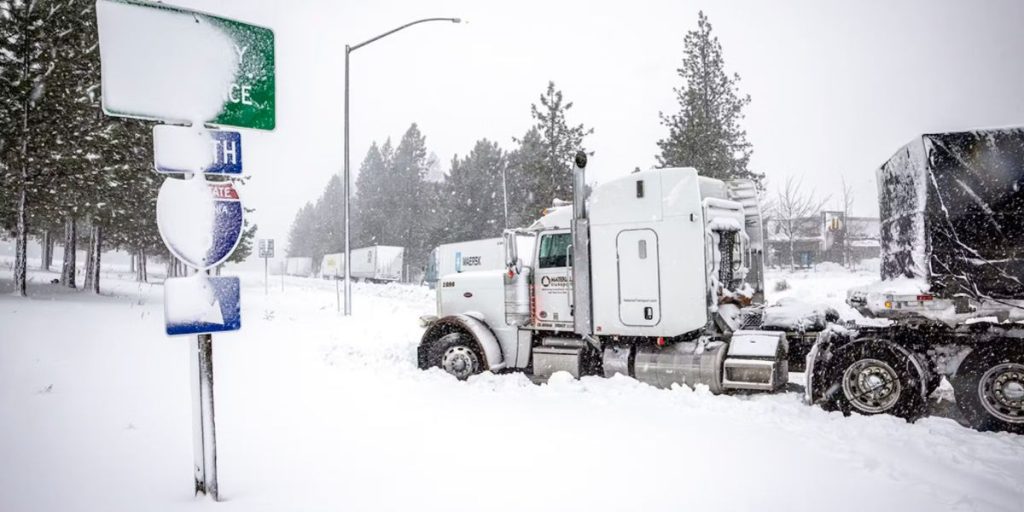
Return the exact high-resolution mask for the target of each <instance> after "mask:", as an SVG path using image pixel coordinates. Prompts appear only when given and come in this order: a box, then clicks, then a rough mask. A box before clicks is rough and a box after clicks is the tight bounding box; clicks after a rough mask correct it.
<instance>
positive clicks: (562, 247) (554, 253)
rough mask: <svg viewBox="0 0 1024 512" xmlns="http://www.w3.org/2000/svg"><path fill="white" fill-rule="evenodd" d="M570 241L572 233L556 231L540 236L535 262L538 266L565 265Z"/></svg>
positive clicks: (553, 266)
mask: <svg viewBox="0 0 1024 512" xmlns="http://www.w3.org/2000/svg"><path fill="white" fill-rule="evenodd" d="M570 243H572V235H571V234H570V233H558V234H555V235H544V236H543V237H541V239H540V256H539V258H538V259H539V261H538V262H537V263H538V264H539V266H540V268H557V267H564V266H567V265H568V260H569V258H568V255H569V244H570Z"/></svg>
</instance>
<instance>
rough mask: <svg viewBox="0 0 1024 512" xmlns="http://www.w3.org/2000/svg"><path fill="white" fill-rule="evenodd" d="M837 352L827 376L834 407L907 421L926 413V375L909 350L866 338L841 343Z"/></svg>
mask: <svg viewBox="0 0 1024 512" xmlns="http://www.w3.org/2000/svg"><path fill="white" fill-rule="evenodd" d="M836 356H837V358H836V360H835V363H834V365H833V366H832V371H831V372H830V379H829V382H830V383H831V384H830V385H829V390H830V392H831V393H832V396H831V402H832V405H833V408H834V409H838V410H840V411H842V412H843V414H845V415H847V416H849V415H850V414H851V413H854V412H856V413H858V414H864V415H874V414H891V415H893V416H897V417H900V418H903V419H905V420H907V421H914V420H916V419H918V418H920V417H921V416H923V415H924V414H925V411H926V409H927V403H926V402H925V396H926V389H925V388H926V385H927V383H926V382H925V379H926V378H927V376H926V375H924V373H925V372H924V371H923V369H922V368H921V366H920V365H919V364H917V361H916V360H914V359H913V356H911V355H910V354H908V353H906V352H904V351H902V350H900V349H899V348H898V347H896V346H894V345H892V344H890V343H886V342H884V341H877V340H868V341H864V342H858V343H854V344H851V345H848V346H846V347H843V349H841V351H840V352H839V353H838V354H836Z"/></svg>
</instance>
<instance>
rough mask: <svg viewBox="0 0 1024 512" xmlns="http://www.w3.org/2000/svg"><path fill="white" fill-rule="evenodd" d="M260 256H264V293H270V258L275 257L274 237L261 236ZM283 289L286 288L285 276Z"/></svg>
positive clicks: (282, 283) (282, 284)
mask: <svg viewBox="0 0 1024 512" xmlns="http://www.w3.org/2000/svg"><path fill="white" fill-rule="evenodd" d="M259 248H260V258H263V294H264V295H269V294H270V258H273V257H274V239H273V238H261V239H260V243H259ZM281 290H284V278H282V280H281Z"/></svg>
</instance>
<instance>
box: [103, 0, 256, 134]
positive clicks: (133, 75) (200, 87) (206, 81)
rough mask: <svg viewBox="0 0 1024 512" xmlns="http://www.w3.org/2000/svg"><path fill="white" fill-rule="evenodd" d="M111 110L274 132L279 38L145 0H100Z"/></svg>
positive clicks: (105, 84) (106, 88)
mask: <svg viewBox="0 0 1024 512" xmlns="http://www.w3.org/2000/svg"><path fill="white" fill-rule="evenodd" d="M96 17H97V24H98V26H99V40H100V61H101V71H102V86H103V88H102V90H103V110H104V112H106V113H107V115H111V116H121V117H134V118H140V119H154V120H162V121H167V122H172V123H179V124H184V123H193V124H195V123H204V122H206V123H211V124H215V125H226V126H239V127H242V128H257V129H261V130H273V129H274V125H275V115H274V102H275V83H274V33H273V31H271V30H270V29H268V28H263V27H258V26H255V25H249V24H246V23H241V22H238V21H235V20H229V19H226V18H221V17H218V16H211V15H209V14H204V13H200V12H195V11H190V10H186V9H181V8H178V7H172V6H168V5H164V4H157V3H152V2H145V1H140V0H97V2H96Z"/></svg>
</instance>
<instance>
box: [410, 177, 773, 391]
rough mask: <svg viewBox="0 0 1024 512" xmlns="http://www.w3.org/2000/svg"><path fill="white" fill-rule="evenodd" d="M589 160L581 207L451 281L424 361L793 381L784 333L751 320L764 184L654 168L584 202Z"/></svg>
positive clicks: (516, 238) (464, 366)
mask: <svg viewBox="0 0 1024 512" xmlns="http://www.w3.org/2000/svg"><path fill="white" fill-rule="evenodd" d="M583 161H584V165H585V158H584V159H583ZM578 163H579V162H578ZM584 165H578V166H577V168H576V177H575V180H574V181H575V190H576V191H577V194H576V197H574V200H573V203H572V205H564V204H563V205H559V206H556V207H553V208H551V209H549V210H548V211H547V212H546V213H545V215H544V216H542V217H541V218H540V219H539V220H537V221H536V222H534V223H533V224H532V225H530V226H528V227H527V228H523V229H517V230H508V231H506V233H505V234H504V246H505V264H506V265H505V268H503V269H501V270H496V271H494V270H492V271H473V272H461V273H456V274H448V275H444V276H441V277H440V278H439V285H438V287H437V297H438V315H437V317H436V318H432V319H430V320H429V325H428V327H427V330H426V332H425V333H424V336H423V339H422V341H421V344H420V347H419V363H420V366H421V367H423V368H429V367H433V366H436V367H440V368H442V369H444V370H445V371H447V372H449V373H451V374H453V375H455V376H456V377H459V378H467V377H468V376H470V375H472V374H473V373H477V372H480V371H486V370H490V371H507V370H522V371H526V372H528V373H531V374H533V375H534V376H537V377H539V378H546V377H547V376H550V375H551V374H552V373H554V372H555V371H567V372H569V373H570V374H572V375H574V376H577V377H578V376H580V375H584V374H598V375H606V376H611V375H613V374H615V373H624V374H626V375H631V376H634V377H637V378H639V379H641V380H644V381H647V382H650V383H653V384H656V385H665V386H667V385H671V384H672V383H686V384H690V385H694V384H698V383H704V384H708V385H709V386H710V387H711V388H712V389H713V390H716V391H720V390H723V389H725V388H727V387H730V386H731V387H733V388H737V389H777V388H778V387H780V386H781V385H782V384H784V383H785V381H786V372H785V371H784V370H785V354H786V344H785V338H784V336H782V335H781V334H780V333H768V332H764V333H759V332H748V331H742V330H740V329H739V326H740V323H739V318H738V317H739V311H740V309H741V308H742V307H743V306H745V305H749V304H750V303H751V301H753V300H755V296H758V295H759V294H760V293H761V290H762V289H763V286H762V283H761V277H760V276H762V275H763V274H762V273H761V269H760V265H761V256H760V254H761V247H760V226H761V223H760V212H759V210H758V205H757V201H756V188H755V187H754V185H753V184H752V183H750V182H734V183H726V182H722V181H720V180H712V179H708V178H703V177H700V176H698V174H697V171H696V170H695V169H693V168H666V169H651V170H647V171H641V172H636V173H633V174H629V175H626V176H623V177H621V178H619V179H616V180H613V181H611V182H609V183H606V184H603V185H601V186H598V187H596V188H595V189H594V190H593V193H592V195H591V197H590V198H589V199H585V198H583V197H582V191H583V190H584V187H583V186H582V185H583V183H584V180H583V175H584ZM524 239H529V240H531V241H532V243H530V244H523V243H520V241H521V240H524ZM521 245H529V246H530V247H529V249H528V252H523V253H520V251H519V248H520V246H521ZM755 266H756V267H758V268H757V270H756V271H752V267H755ZM729 368H733V369H735V370H736V371H734V372H732V379H731V381H730V380H729V379H728V378H727V377H728V375H727V374H728V373H729Z"/></svg>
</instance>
